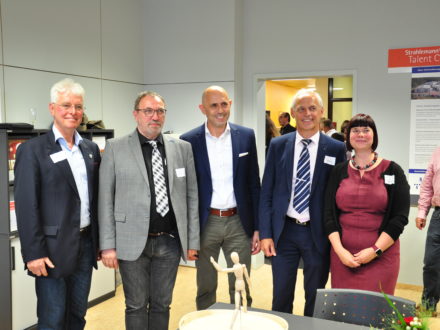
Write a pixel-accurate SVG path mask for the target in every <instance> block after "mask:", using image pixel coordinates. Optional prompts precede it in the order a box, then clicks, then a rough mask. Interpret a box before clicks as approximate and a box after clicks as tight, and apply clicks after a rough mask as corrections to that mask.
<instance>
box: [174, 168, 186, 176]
mask: <svg viewBox="0 0 440 330" xmlns="http://www.w3.org/2000/svg"><path fill="white" fill-rule="evenodd" d="M176 175H177V177H178V178H183V177H185V176H186V174H185V168H184V167H182V168H176Z"/></svg>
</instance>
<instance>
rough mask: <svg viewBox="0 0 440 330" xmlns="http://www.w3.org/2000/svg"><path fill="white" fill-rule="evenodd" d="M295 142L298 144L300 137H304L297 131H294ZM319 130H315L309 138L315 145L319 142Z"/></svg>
mask: <svg viewBox="0 0 440 330" xmlns="http://www.w3.org/2000/svg"><path fill="white" fill-rule="evenodd" d="M296 136H297V137H296V142H295V144H296V145H299V144H302V142H301V140H302V139H304V138H303V137H302V136H301V134H299V133H298V131H296ZM319 136H320V135H319V131H318V132H316V133H315V134H314V135H312V136H311V137H310V138H309V139H310V140H312V142H311V143H314V144H316V145H318V143H319Z"/></svg>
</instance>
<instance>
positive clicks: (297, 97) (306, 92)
mask: <svg viewBox="0 0 440 330" xmlns="http://www.w3.org/2000/svg"><path fill="white" fill-rule="evenodd" d="M306 96H312V97H314V98H315V99H316V101H318V104H319V106H320V107H321V108H324V103H323V102H322V98H321V95H319V94H318V93H317V92H315V91H314V90H313V89H307V88H301V89H300V90H299V91H298V92H297V93H296V94H295V96H294V97H293V100H292V106H291V107H290V108H291V109H295V107H296V106H297V104H298V103H299V101H301V99H302V98H304V97H306Z"/></svg>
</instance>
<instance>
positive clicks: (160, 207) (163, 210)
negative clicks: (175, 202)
mask: <svg viewBox="0 0 440 330" xmlns="http://www.w3.org/2000/svg"><path fill="white" fill-rule="evenodd" d="M148 143H150V144H151V146H152V147H153V152H152V157H151V167H152V169H153V182H154V192H155V194H156V211H157V213H159V214H160V215H161V216H162V217H164V216H165V215H166V214H167V213H168V211H169V209H170V208H169V205H168V194H167V187H166V183H165V174H164V170H163V162H162V156H161V155H160V151H159V149H158V148H157V141H148Z"/></svg>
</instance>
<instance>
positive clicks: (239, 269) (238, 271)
mask: <svg viewBox="0 0 440 330" xmlns="http://www.w3.org/2000/svg"><path fill="white" fill-rule="evenodd" d="M210 260H211V263H212V264H213V265H214V268H215V269H217V271H218V272H224V273H234V275H235V311H234V315H233V316H232V322H231V326H230V329H232V328H233V327H234V323H235V320H236V318H237V314H238V312H239V311H240V301H242V304H243V311H244V312H247V301H246V284H245V279H246V282H247V283H248V286H249V288H250V287H251V279H250V278H249V273H248V271H247V269H246V265H244V264H240V258H239V256H238V253H237V252H232V253H231V260H232V262H233V263H234V265H233V266H232V268H224V269H223V268H221V267H220V265H219V264H218V263H216V262H215V260H214V258H213V257H211V258H210ZM243 275H244V276H243Z"/></svg>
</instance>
